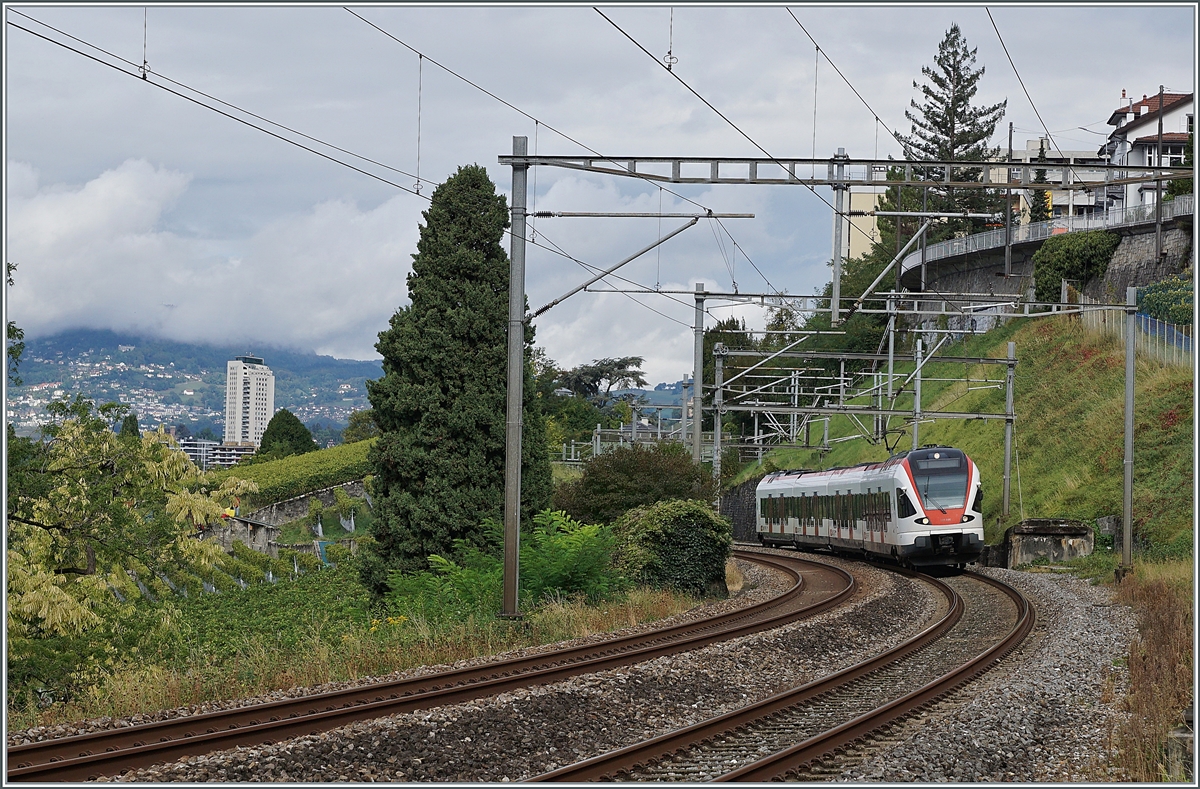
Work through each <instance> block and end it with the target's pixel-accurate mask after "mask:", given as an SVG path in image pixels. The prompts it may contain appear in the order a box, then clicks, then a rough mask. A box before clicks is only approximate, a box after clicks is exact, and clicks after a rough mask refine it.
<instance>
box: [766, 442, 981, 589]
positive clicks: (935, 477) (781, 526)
mask: <svg viewBox="0 0 1200 789" xmlns="http://www.w3.org/2000/svg"><path fill="white" fill-rule="evenodd" d="M757 504H758V508H757V509H758V519H757V520H758V528H757V531H758V539H759V542H761V543H762V544H763V545H794V546H796V547H798V548H808V549H813V548H825V549H829V550H833V551H839V552H849V553H855V554H859V555H866V556H868V557H870V556H874V557H876V558H884V557H888V558H892V559H894V560H896V561H899V562H901V563H903V564H907V565H914V566H928V565H951V566H959V567H964V566H966V565H967V564H968V563H970V562H974V561H976V560H977V559H978V558H979V554H980V551H982V550H983V488H982V487H981V485H980V482H979V469H978V468H977V467H976V466H975V464H974V463H973V462H972V461H971V459H970V458H969V457H967V455H966V453H964V452H963V451H962V450H961V449H954V448H953V447H940V446H937V447H924V448H922V449H916V450H912V451H911V452H901V453H900V454H898V455H893V456H892V457H890V458H888V459H887V460H885V461H883V462H881V463H863V464H861V465H858V466H850V467H848V468H833V469H828V470H826V471H776V472H774V473H771V474H768V475H767V476H765V477H763V479H762V481H761V482H759V483H758V492H757Z"/></svg>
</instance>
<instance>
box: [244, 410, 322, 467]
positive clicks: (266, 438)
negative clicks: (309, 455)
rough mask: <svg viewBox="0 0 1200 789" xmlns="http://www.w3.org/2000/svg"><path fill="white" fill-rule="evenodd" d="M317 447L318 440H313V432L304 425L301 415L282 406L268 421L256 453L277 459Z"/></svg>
mask: <svg viewBox="0 0 1200 789" xmlns="http://www.w3.org/2000/svg"><path fill="white" fill-rule="evenodd" d="M317 449H319V447H318V446H317V442H315V441H313V437H312V432H311V431H309V429H308V428H307V427H305V426H304V423H303V422H301V421H300V419H299V417H297V416H296V415H295V414H293V413H292V412H291V411H289V410H287V409H286V408H281V409H279V410H278V411H276V412H275V416H273V417H271V421H270V422H268V423H267V429H266V430H264V431H263V435H262V441H261V442H259V449H258V452H256V453H255V455H259V456H261V457H263V458H267V459H270V460H277V459H279V458H284V457H288V456H289V455H303V454H304V453H305V452H313V451H315V450H317Z"/></svg>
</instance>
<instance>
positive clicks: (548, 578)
mask: <svg viewBox="0 0 1200 789" xmlns="http://www.w3.org/2000/svg"><path fill="white" fill-rule="evenodd" d="M533 524H534V526H533V532H532V533H531V534H528V535H522V543H523V544H522V546H521V584H520V585H521V588H522V589H523V590H524V591H525V592H526V593H527V594H528V595H529V596H530V597H531V598H533V600H534V601H537V600H540V599H542V598H543V597H545V596H546V595H548V594H555V593H558V594H566V595H576V594H579V595H583V596H584V597H586V598H587V599H588V600H591V601H595V600H601V599H603V598H605V597H608V596H609V595H611V594H613V593H614V592H617V591H619V590H620V589H621V588H622V586H623V579H622V578H621V577H620V576H618V575H617V574H616V573H615V572H614V570H613V550H614V548H615V547H616V540H615V538H614V537H613V533H612V529H610V528H608V527H606V526H596V525H585V524H582V523H579V522H578V521H574V520H572V519H571V518H570V516H568V515H567V514H566V513H565V512H550V511H546V512H542V513H539V514H538V515H536V516H534V519H533Z"/></svg>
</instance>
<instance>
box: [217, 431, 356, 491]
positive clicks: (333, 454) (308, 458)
mask: <svg viewBox="0 0 1200 789" xmlns="http://www.w3.org/2000/svg"><path fill="white" fill-rule="evenodd" d="M375 441H376V439H374V438H370V439H367V440H366V441H355V442H354V443H352V444H342V445H340V446H336V447H330V448H329V449H318V450H316V451H315V452H308V453H305V454H303V455H292V456H291V457H286V458H281V459H279V460H270V461H267V462H266V463H256V464H254V465H250V466H234V467H232V468H230V469H228V470H227V471H220V472H217V473H216V474H215V475H214V477H215V478H216V479H217V480H218V481H220V480H223V479H225V478H226V477H238V478H240V479H247V480H251V481H252V482H257V483H258V493H255V494H254V495H253V496H252V497H251V501H250V504H251V505H253V506H255V507H265V506H267V505H268V504H274V503H275V502H277V501H283V500H284V499H290V498H293V497H295V496H301V495H303V494H305V493H310V492H312V491H314V490H321V489H323V488H328V487H332V486H334V485H341V484H343V483H345V482H354V481H355V480H360V479H362V478H363V477H365V476H367V475H368V474H370V473H371V463H370V462H369V461H368V460H367V452H368V450H369V449H370V448H371V446H372V445H373V444H374V443H375Z"/></svg>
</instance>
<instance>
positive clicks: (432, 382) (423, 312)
mask: <svg viewBox="0 0 1200 789" xmlns="http://www.w3.org/2000/svg"><path fill="white" fill-rule="evenodd" d="M424 217H425V224H424V225H423V226H422V227H421V229H420V240H419V241H418V242H417V253H416V254H415V255H413V267H412V273H411V274H409V275H408V292H409V298H410V304H409V305H408V306H405V307H401V308H400V309H399V310H397V311H396V314H395V315H393V316H392V319H391V323H390V328H388V329H387V330H385V331H382V332H380V334H379V342H378V343H377V344H376V346H375V347H376V349H377V350H378V351H379V353H380V354H381V355H382V356H383V370H384V375H383V378H381V379H379V380H378V381H368V382H367V397H368V399H369V400H370V402H371V407H372V408H373V409H374V414H375V422H376V423H377V424H378V425H379V428H380V430H381V435H380V437H379V439H378V441H377V442H376V443H375V445H374V446H373V447H372V448H371V452H370V458H371V460H372V462H373V464H374V465H375V479H374V494H375V515H376V517H375V520H374V522H373V525H372V531H373V536H374V538H375V542H374V544H372V545H371V547H370V549H369V550H368V551H367V552H366V555H365V556H364V557H363V563H362V568H363V569H362V576H363V581H364V582H365V583H366V584H367V585H368V586H369V587H370V588H372V589H373V590H375V591H376V592H382V591H384V590H385V589H386V588H387V575H388V573H389V572H390V571H393V570H402V571H405V570H415V569H424V568H425V567H427V557H428V556H429V555H430V554H433V553H437V554H442V555H447V554H449V553H450V552H451V551H452V549H453V543H454V540H456V539H463V540H466V541H467V542H468V543H470V544H473V545H482V544H483V533H482V529H481V522H482V521H483V519H484V518H489V517H490V518H496V519H499V518H500V517H501V516H502V513H503V506H504V459H505V403H506V396H507V395H506V390H507V386H506V377H507V373H506V370H507V331H508V283H509V272H508V255H506V254H505V252H504V249H503V247H502V246H501V241H502V239H503V237H504V229H505V228H506V227H507V226H508V208H507V205H506V203H505V200H504V198H503V197H502V196H500V195H497V194H496V189H495V186H494V185H493V184H492V182H491V180H489V179H488V176H487V171H486V170H484V168H482V167H479V166H477V165H472V166H468V167H461V168H459V170H458V172H457V173H456V174H455V175H454V176H452V177H451V178H449V179H447V180H446V182H445V183H443V184H442V185H441V186H439V187H438V188H437V189H436V190H435V191H434V193H433V196H432V198H431V201H430V205H429V209H428V210H427V211H425V213H424ZM532 343H533V329H532V327H528V326H527V327H526V330H525V403H524V405H525V412H524V420H523V429H522V446H523V452H522V475H521V487H522V500H521V505H522V521H523V522H527V521H528V520H529V519H530V518H531V517H532V514H533V512H535V511H536V510H539V509H542V508H544V507H545V506H547V505H548V503H549V501H550V492H551V482H550V460H549V456H548V454H547V452H546V438H545V426H544V423H543V419H542V416H541V414H540V412H539V411H538V409H537V408H536V405H535V401H534V387H533V376H532V367H531V364H530V353H531V348H532Z"/></svg>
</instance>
